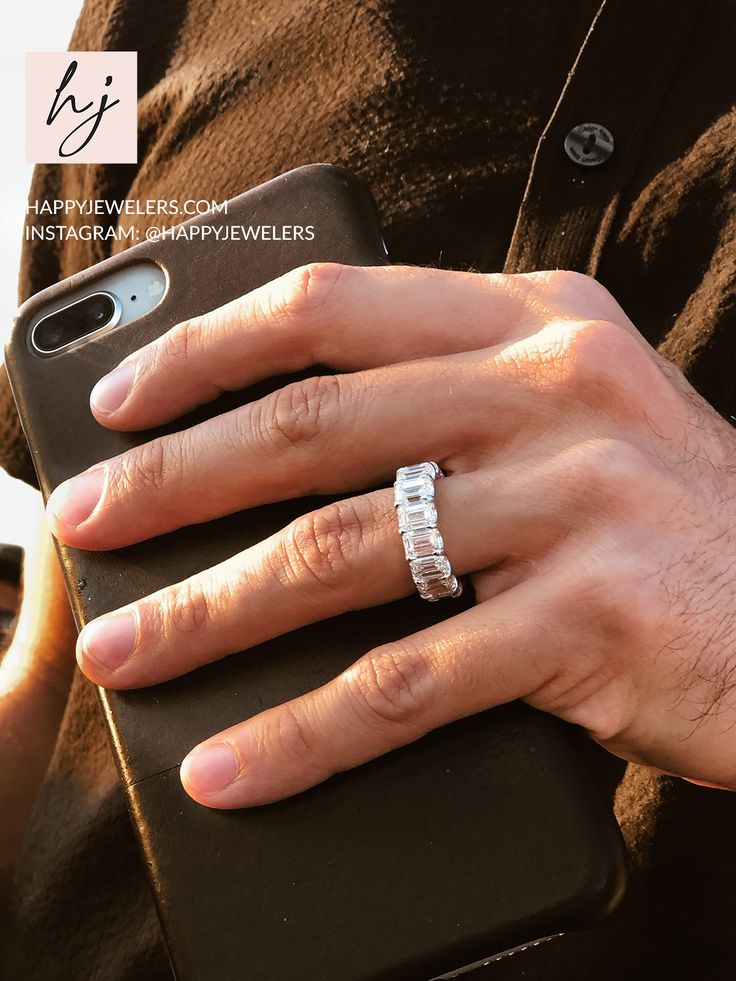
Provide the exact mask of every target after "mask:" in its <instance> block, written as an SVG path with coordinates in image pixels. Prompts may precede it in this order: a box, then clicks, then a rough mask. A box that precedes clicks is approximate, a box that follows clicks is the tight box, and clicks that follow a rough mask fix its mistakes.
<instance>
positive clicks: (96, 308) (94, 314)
mask: <svg viewBox="0 0 736 981" xmlns="http://www.w3.org/2000/svg"><path fill="white" fill-rule="evenodd" d="M105 317H106V311H105V306H104V304H102V303H93V304H92V306H91V307H90V308H89V318H90V320H91V321H92V322H93V323H97V324H98V323H99V322H100V321H101V320H104V319H105Z"/></svg>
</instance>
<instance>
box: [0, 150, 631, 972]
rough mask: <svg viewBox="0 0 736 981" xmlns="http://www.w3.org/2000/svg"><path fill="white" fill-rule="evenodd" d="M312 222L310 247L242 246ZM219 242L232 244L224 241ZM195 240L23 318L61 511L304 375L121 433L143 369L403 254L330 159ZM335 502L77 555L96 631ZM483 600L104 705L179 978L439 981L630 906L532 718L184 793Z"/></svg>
mask: <svg viewBox="0 0 736 981" xmlns="http://www.w3.org/2000/svg"><path fill="white" fill-rule="evenodd" d="M294 225H299V226H300V227H303V228H310V229H311V234H310V235H309V236H307V235H306V234H304V235H302V236H301V237H293V236H289V237H287V238H284V237H283V236H279V235H273V234H271V235H268V236H265V237H257V238H256V237H253V236H252V235H251V236H250V237H247V236H243V234H242V232H240V231H238V233H237V234H236V232H235V231H234V230H239V229H247V228H249V227H252V226H268V227H271V228H274V229H280V228H282V227H284V226H294ZM205 226H206V227H209V228H210V229H211V228H219V229H220V230H221V232H220V234H218V235H215V234H212V233H210V234H208V235H204V234H203V229H204V228H205ZM180 227H184V228H185V230H186V233H187V234H186V235H183V234H182V235H172V236H171V237H166V238H162V239H159V240H158V241H149V242H143V243H141V244H138V245H135V246H134V247H132V248H130V249H129V250H127V251H125V252H123V253H122V254H120V255H116V256H114V257H113V258H110V259H107V260H105V261H103V262H101V263H98V264H97V265H95V266H93V267H91V268H90V269H87V270H86V271H84V272H82V273H80V274H78V275H76V276H73V277H71V278H70V279H68V280H66V281H64V282H61V283H58V284H56V285H54V286H52V287H50V288H49V289H46V290H44V291H42V292H41V293H39V294H37V295H36V296H34V297H32V298H31V299H30V300H28V301H27V302H26V303H25V304H24V305H23V306H22V307H21V309H20V311H19V314H18V317H17V320H16V322H15V325H14V328H13V331H12V335H11V338H10V340H9V343H8V346H7V350H6V364H7V369H8V374H9V378H10V382H11V386H12V390H13V394H14V396H15V399H16V402H17V406H18V412H19V414H20V418H21V422H22V424H23V428H24V431H25V434H26V437H27V439H28V442H29V445H30V447H31V450H32V455H33V460H34V463H35V467H36V470H37V474H38V480H39V485H40V487H41V491H42V493H43V496H44V499H48V497H49V495H50V494H51V492H52V491H53V490H54V488H55V487H56V486H57V485H58V484H60V483H61V482H62V481H63V480H65V479H67V478H68V477H71V476H73V475H74V474H77V473H79V472H80V471H82V470H84V469H86V468H87V467H90V466H92V465H93V464H95V463H98V462H99V461H101V460H104V459H107V458H108V457H111V456H114V455H116V454H118V453H121V452H122V451H124V450H126V449H127V448H129V447H131V446H134V445H136V444H139V443H143V442H147V441H149V440H150V439H152V438H154V437H156V436H159V435H162V434H164V433H166V432H173V431H176V430H182V429H185V428H187V427H189V426H191V425H192V424H194V423H196V422H200V421H202V420H204V419H206V418H209V417H211V416H213V415H216V414H218V413H221V412H223V411H227V410H228V409H231V408H234V407H235V406H237V405H242V404H244V403H245V402H246V401H249V400H252V399H255V398H258V397H260V396H262V395H263V394H265V393H266V392H268V391H272V390H275V389H276V388H278V387H279V386H281V385H283V384H284V382H285V379H284V378H283V377H282V378H276V379H271V380H269V381H268V382H267V383H265V384H259V385H257V386H253V387H250V388H248V389H247V390H243V391H241V392H235V393H227V394H226V395H223V396H222V397H221V398H218V399H217V401H215V402H213V403H210V404H209V405H207V406H203V407H201V408H200V409H197V410H196V411H195V412H193V413H189V414H187V415H186V416H183V417H181V418H180V419H178V420H176V421H175V422H173V423H171V424H167V425H166V426H163V427H159V428H157V429H150V430H146V431H144V432H139V433H120V432H113V431H111V430H107V429H105V428H103V427H102V426H100V425H99V424H98V423H97V422H96V421H95V419H94V418H93V416H92V415H91V413H90V410H89V394H90V391H91V389H92V388H93V386H94V385H95V383H96V382H97V381H98V380H99V379H100V378H101V377H102V376H103V375H104V374H106V373H107V372H108V371H110V370H111V369H112V368H114V367H115V366H116V365H117V364H118V363H119V361H120V360H121V359H122V358H124V357H125V356H126V355H128V354H130V353H132V352H133V351H135V350H137V349H138V348H140V347H141V346H142V345H144V344H146V343H147V342H149V341H151V340H153V339H154V338H155V337H157V336H160V335H161V334H163V333H164V332H165V331H167V330H168V329H169V328H171V327H172V326H173V325H174V324H176V323H177V322H179V321H181V320H183V319H185V318H189V317H192V316H196V315H198V314H202V313H204V312H205V311H207V310H210V309H213V308H215V307H218V306H220V305H222V304H224V303H226V302H228V301H229V300H232V299H234V298H235V297H237V296H240V295H241V294H243V293H246V292H248V291H249V290H252V289H254V288H256V287H258V286H260V285H262V284H264V283H266V282H268V281H269V280H272V279H274V278H275V277H277V276H279V275H281V274H282V273H284V272H286V271H287V270H289V269H292V268H294V267H296V266H299V265H302V264H304V263H307V262H312V261H316V260H330V261H336V262H343V263H352V264H357V265H380V264H384V263H386V262H387V261H388V257H387V255H386V249H385V246H384V243H383V239H382V236H381V229H380V225H379V220H378V215H377V211H376V207H375V204H374V202H373V199H372V197H371V194H370V192H369V191H368V189H367V188H366V187H365V186H364V185H363V184H362V183H361V182H360V181H358V180H357V179H356V178H355V177H353V176H352V175H351V174H349V173H348V172H347V171H345V170H344V169H342V168H339V167H335V166H331V165H329V164H312V165H309V166H305V167H300V168H298V169H296V170H293V171H290V172H288V173H286V174H282V175H281V176H279V177H276V178H274V179H273V180H269V181H267V182H266V183H264V184H262V185H260V186H258V187H256V188H254V189H252V190H250V191H247V192H246V193H245V194H242V195H240V196H239V197H237V198H235V199H233V200H232V201H230V202H228V205H227V209H226V210H222V211H219V212H216V213H211V214H207V215H202V216H199V217H197V218H194V219H192V220H191V221H189V222H187V223H186V224H185V226H180ZM312 373H314V372H312ZM293 377H294V376H290V377H289V379H288V380H292V379H293ZM328 500H330V498H325V497H320V498H307V499H305V498H302V499H299V500H295V501H287V502H280V503H277V504H273V505H269V506H264V507H258V508H252V509H249V510H246V511H241V512H238V513H236V514H232V515H227V516H224V517H222V518H220V519H217V520H215V521H211V522H208V523H207V524H205V525H202V524H198V525H194V526H191V527H187V528H182V529H179V530H177V531H175V532H172V533H169V534H165V535H161V536H159V537H157V538H154V539H150V540H148V541H145V542H140V543H138V544H135V545H132V546H129V547H126V548H121V549H116V550H113V551H107V552H87V551H83V550H79V549H74V548H70V547H68V546H65V545H61V544H59V543H58V542H57V549H58V553H59V558H60V561H61V565H62V569H63V572H64V577H65V581H66V586H67V590H68V593H69V598H70V602H71V605H72V609H73V612H74V616H75V618H76V622H77V626H78V627H79V628H80V629H81V627H82V626H83V625H84V624H85V623H87V622H88V621H89V620H92V619H94V618H96V617H98V616H100V615H102V614H104V613H107V612H109V611H111V610H114V609H117V608H118V607H120V606H123V605H125V604H127V603H130V602H133V601H135V600H136V599H139V598H140V597H142V596H145V595H148V594H149V593H151V592H154V591H156V590H158V589H160V588H162V587H164V586H166V585H169V584H172V583H174V582H179V581H181V580H182V579H185V578H187V577H189V576H191V575H194V574H196V573H197V572H199V571H201V570H204V569H206V568H209V567H210V566H212V565H215V564H216V563H218V562H221V561H223V560H224V559H226V558H228V557H229V556H232V555H234V554H235V553H237V552H240V551H242V550H243V549H245V548H248V547H249V546H251V545H253V544H254V543H255V542H258V541H260V540H262V539H263V538H265V537H266V536H268V535H270V534H272V533H273V532H274V531H276V530H277V529H279V528H281V527H283V526H285V525H286V524H288V523H289V521H291V520H292V519H293V518H295V517H296V516H297V515H299V514H301V513H304V512H305V511H308V510H312V509H313V508H315V507H318V506H320V505H322V504H324V503H326V502H327V501H328ZM467 592H469V591H467ZM470 603H472V596H470V595H467V596H463V597H462V598H461V599H459V600H455V601H453V603H451V604H449V603H448V604H443V603H438V604H434V603H427V602H424V601H423V600H421V599H420V598H419V597H418V596H411V597H408V598H406V599H403V600H401V601H398V602H395V603H391V604H389V605H387V606H384V607H381V608H376V609H369V610H363V611H358V612H350V613H346V614H344V615H342V616H338V617H335V618H333V619H330V620H327V621H324V622H321V623H317V624H313V625H311V626H308V627H305V628H303V629H299V630H296V631H293V632H291V633H289V634H287V635H285V636H281V637H278V638H277V639H275V640H273V641H270V642H268V643H265V644H261V645H259V646H258V647H256V648H251V649H249V650H246V651H242V652H240V653H236V654H233V655H231V656H230V657H227V658H225V659H223V660H221V661H218V662H216V663H214V664H211V665H207V666H205V667H201V668H199V669H197V670H196V671H193V672H191V673H189V674H187V675H185V676H183V677H181V678H177V679H174V680H172V681H168V682H166V683H163V684H159V685H156V686H154V687H151V688H146V689H139V690H134V691H119V692H116V691H109V690H104V689H98V694H99V701H100V706H101V709H102V712H103V714H104V718H105V721H106V725H107V729H108V732H109V737H110V742H111V746H112V751H113V753H114V755H115V759H116V762H117V766H118V770H119V774H120V779H121V781H122V783H123V786H124V788H125V792H126V795H127V801H128V805H129V809H130V814H131V818H132V821H133V825H134V828H135V832H136V835H137V838H138V841H139V844H140V847H141V850H142V855H143V859H144V861H145V864H146V867H147V869H148V872H149V875H150V880H151V884H152V887H153V892H154V896H155V900H156V904H157V909H158V913H159V916H160V920H161V924H162V927H163V932H164V936H165V939H166V942H167V945H168V948H169V952H170V957H171V963H172V967H173V971H174V974H175V976H176V978H178V979H179V981H195V979H196V981H201V979H204V978H207V979H209V978H217V979H218V981H242V979H244V978H247V979H253V981H256V979H259V981H261V979H274V981H304V979H305V978H314V979H319V981H418V979H429V978H432V977H436V976H438V975H441V974H447V973H449V972H453V971H457V970H459V969H461V968H463V967H464V966H466V965H469V964H472V963H474V962H477V961H480V960H482V959H483V958H487V957H490V956H492V955H494V954H498V953H499V952H501V951H503V950H506V949H508V948H512V947H515V946H518V945H523V944H526V943H530V942H533V941H536V940H538V939H540V938H542V937H547V936H551V935H556V934H559V933H562V932H564V931H567V930H570V929H574V928H576V927H579V926H583V925H585V924H589V923H592V922H595V920H596V919H597V918H599V917H601V916H602V915H603V914H604V913H606V912H607V911H608V910H610V909H611V908H612V907H613V906H615V904H616V903H617V901H618V899H619V898H620V896H621V894H622V889H623V882H624V874H625V873H624V869H625V854H624V849H623V845H622V841H621V836H620V833H619V830H618V826H617V825H616V822H615V820H614V817H613V814H612V810H611V806H610V801H609V800H607V799H606V797H605V795H603V793H602V791H601V790H600V789H599V786H598V784H597V783H596V780H595V779H594V777H593V775H592V773H591V768H590V760H589V757H588V747H587V744H588V740H587V738H586V737H585V736H584V735H583V734H582V733H580V732H579V731H578V730H576V729H575V728H574V727H572V726H569V725H566V724H564V723H562V722H560V721H559V720H557V719H554V718H552V717H550V716H547V715H544V714H542V713H539V712H537V711H535V710H533V709H531V708H530V707H528V706H527V705H525V704H523V703H521V702H516V703H512V704H509V705H505V706H502V707H499V708H496V709H492V710H489V711H486V712H482V713H480V714H478V715H475V716H472V717H470V718H467V719H464V720H461V721H459V722H456V723H453V724H451V725H448V726H445V727H443V728H441V729H438V730H436V731H434V732H432V733H430V734H429V735H427V736H426V737H424V738H423V739H420V740H418V741H417V742H416V743H413V744H412V745H409V746H405V747H403V748H401V749H397V750H395V751H393V752H391V753H389V754H387V755H385V756H383V757H381V758H379V759H377V760H375V761H373V762H371V763H368V764H366V765H364V766H361V767H359V768H356V769H355V770H351V771H349V772H346V773H342V774H339V775H337V776H335V777H333V778H331V779H330V780H328V781H326V782H325V783H323V784H321V785H320V786H317V787H314V788H312V789H311V790H308V791H306V792H304V793H301V794H298V795H297V796H295V797H292V798H290V799H288V800H284V801H280V802H277V803H274V804H269V805H266V806H261V807H255V808H251V809H245V810H240V811H216V810H210V809H208V808H205V807H202V806H201V805H199V804H197V803H195V802H194V801H193V800H191V799H190V798H189V797H188V796H187V794H186V793H185V792H184V790H183V788H182V787H181V783H180V780H179V775H178V768H179V765H180V763H181V761H182V759H183V757H184V756H185V755H186V754H187V752H188V751H189V750H190V749H191V748H192V747H193V746H194V745H195V744H196V743H198V742H200V741H201V740H203V739H205V738H207V737H208V736H211V735H213V734H215V733H217V732H219V731H220V730H222V729H224V728H226V727H228V726H231V725H233V724H235V723H237V722H239V721H241V720H244V719H246V718H249V717H250V716H253V715H255V714H256V713H258V712H261V711H262V710H264V709H266V708H268V707H269V706H272V705H276V704H279V703H281V702H284V701H286V700H288V699H291V698H294V697H296V696H298V695H300V694H302V693H304V692H307V691H309V690H311V689H313V688H316V687H317V686H319V685H322V684H324V683H325V682H326V681H328V680H329V679H330V678H333V677H334V676H336V675H337V674H338V673H339V672H340V671H342V670H343V669H344V668H346V667H347V666H348V665H350V664H351V663H352V662H353V661H355V660H356V659H357V658H359V657H360V656H361V655H362V654H364V653H365V652H366V651H368V650H370V649H371V648H373V647H375V646H377V645H379V644H383V643H386V642H388V641H391V640H394V639H398V638H400V637H402V636H405V635H406V634H409V633H412V632H414V631H416V630H419V629H422V628H424V627H426V626H428V625H430V624H431V623H434V622H437V621H438V620H440V619H442V618H444V617H447V616H452V615H454V614H456V613H458V612H460V610H461V609H464V608H466V606H467V605H469V604H470Z"/></svg>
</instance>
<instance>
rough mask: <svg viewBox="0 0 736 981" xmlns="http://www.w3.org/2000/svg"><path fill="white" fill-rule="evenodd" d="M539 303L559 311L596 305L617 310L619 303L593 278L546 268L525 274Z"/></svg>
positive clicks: (578, 273)
mask: <svg viewBox="0 0 736 981" xmlns="http://www.w3.org/2000/svg"><path fill="white" fill-rule="evenodd" d="M522 275H523V276H524V278H525V279H526V281H527V282H528V284H529V286H530V289H531V291H532V294H533V295H534V298H535V300H536V301H537V302H539V301H540V300H541V301H543V302H544V304H545V305H546V306H548V307H550V308H554V309H557V310H573V311H578V310H581V309H582V308H583V307H584V306H586V305H587V306H589V307H590V306H591V305H593V306H594V308H596V309H597V308H598V307H599V306H600V305H601V304H603V308H604V309H611V310H613V309H618V304H616V301H615V300H614V299H613V297H612V296H611V294H610V293H609V292H608V290H607V289H606V287H605V286H604V285H603V284H602V283H600V282H598V280H597V279H595V278H594V277H593V276H588V275H587V274H586V273H581V272H577V271H576V270H574V269H543V270H540V271H538V272H531V273H524V274H522Z"/></svg>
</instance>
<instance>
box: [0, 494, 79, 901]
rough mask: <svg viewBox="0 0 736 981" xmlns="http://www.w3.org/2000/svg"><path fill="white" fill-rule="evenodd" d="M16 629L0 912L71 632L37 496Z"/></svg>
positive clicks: (3, 695) (1, 785) (1, 673)
mask: <svg viewBox="0 0 736 981" xmlns="http://www.w3.org/2000/svg"><path fill="white" fill-rule="evenodd" d="M28 546H29V547H27V548H26V549H25V553H24V556H23V575H22V580H23V590H22V598H21V604H20V610H19V613H18V620H17V625H16V628H15V630H14V632H13V637H12V640H11V642H10V646H9V647H8V650H7V651H6V652H5V654H4V656H3V658H2V661H0V801H2V805H3V808H2V820H1V821H0V906H1V905H2V900H4V899H6V898H7V895H8V894H9V890H10V887H11V882H12V873H13V868H14V865H15V863H16V861H17V858H18V855H19V853H20V849H21V845H22V842H23V839H24V836H25V832H26V827H27V824H28V819H29V817H30V814H31V809H32V807H33V803H34V801H35V799H36V795H37V793H38V790H39V788H40V786H41V782H42V780H43V778H44V774H45V773H46V770H47V768H48V765H49V760H50V758H51V754H52V752H53V749H54V743H55V742H56V738H57V736H58V733H59V726H60V725H61V719H62V715H63V712H64V708H65V706H66V702H67V698H68V695H69V687H70V683H71V679H72V674H73V669H74V643H75V641H76V638H77V629H76V627H75V625H74V619H73V617H72V612H71V609H70V607H69V600H68V598H67V595H66V590H65V588H64V577H63V575H62V572H61V567H60V565H59V560H58V558H57V556H56V550H55V549H54V542H53V539H52V538H51V535H50V534H49V530H48V527H47V524H46V521H45V519H44V512H43V501H42V500H41V495H40V494H38V512H37V516H36V523H35V525H34V529H33V537H32V539H31V540H30V541H29V542H28Z"/></svg>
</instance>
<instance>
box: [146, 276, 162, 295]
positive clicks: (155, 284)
mask: <svg viewBox="0 0 736 981" xmlns="http://www.w3.org/2000/svg"><path fill="white" fill-rule="evenodd" d="M163 291H164V284H163V283H161V282H160V281H159V280H158V279H152V280H151V282H150V283H149V284H148V286H146V293H148V295H149V296H158V295H159V294H160V293H163Z"/></svg>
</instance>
